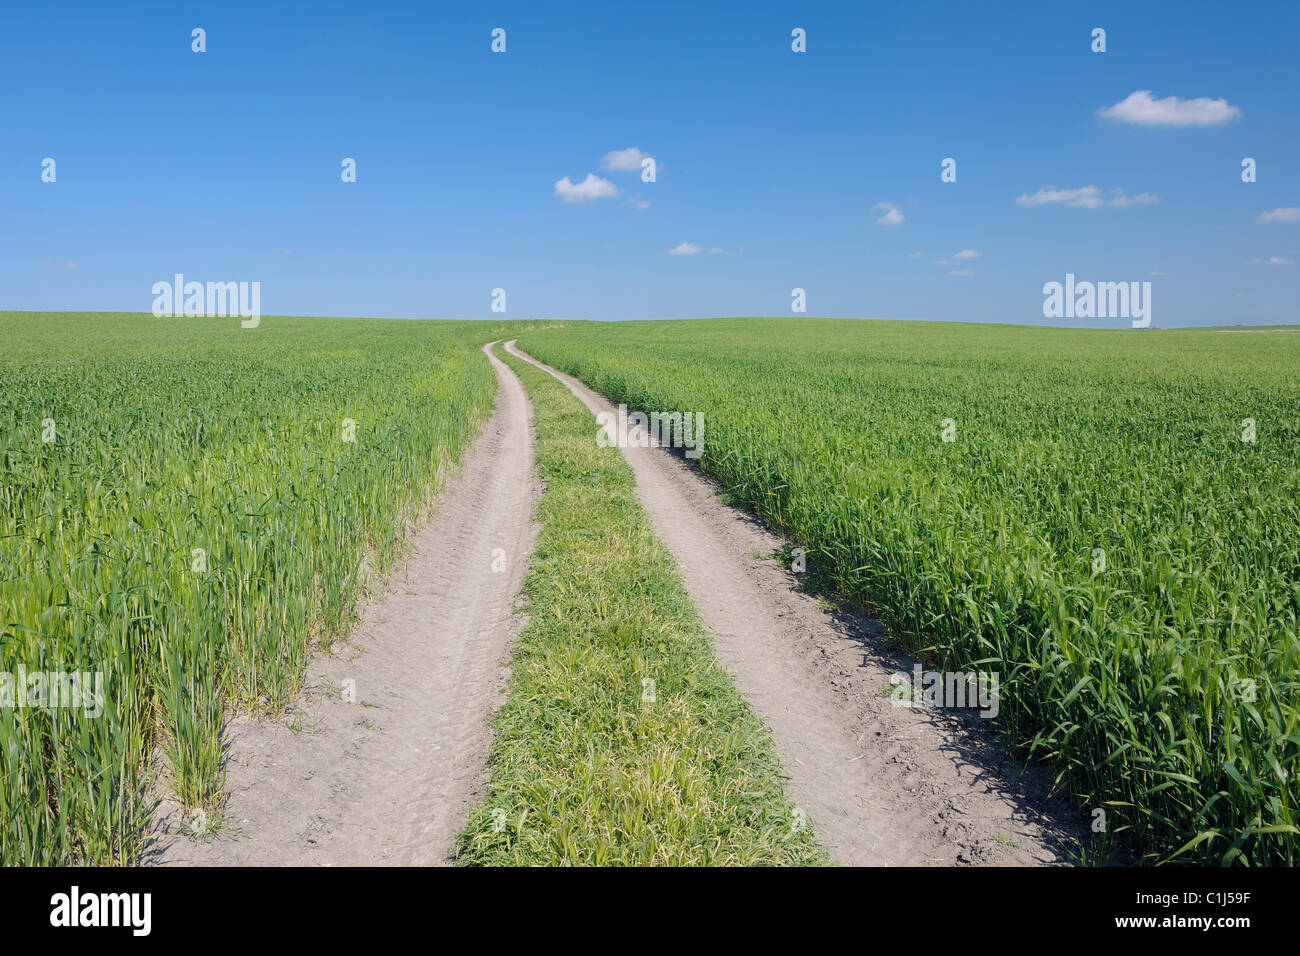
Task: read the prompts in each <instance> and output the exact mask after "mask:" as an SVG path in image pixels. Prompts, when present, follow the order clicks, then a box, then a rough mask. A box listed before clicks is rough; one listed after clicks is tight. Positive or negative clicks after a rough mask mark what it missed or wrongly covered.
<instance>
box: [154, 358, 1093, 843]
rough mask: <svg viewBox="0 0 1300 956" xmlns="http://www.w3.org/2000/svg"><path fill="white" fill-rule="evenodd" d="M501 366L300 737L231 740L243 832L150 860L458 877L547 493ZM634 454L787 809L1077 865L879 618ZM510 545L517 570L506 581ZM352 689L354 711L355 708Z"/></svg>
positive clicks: (1039, 799)
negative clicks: (932, 692) (844, 600)
mask: <svg viewBox="0 0 1300 956" xmlns="http://www.w3.org/2000/svg"><path fill="white" fill-rule="evenodd" d="M506 348H507V349H509V350H510V351H511V352H512V353H513V354H515V355H517V356H518V357H520V358H523V359H525V360H527V361H530V362H533V364H535V365H538V366H539V367H541V368H543V369H545V370H546V371H548V372H550V373H551V374H552V375H555V376H556V377H557V378H558V379H560V380H561V381H562V382H564V383H565V384H566V385H567V386H568V387H569V388H570V389H571V390H572V391H573V392H574V394H575V395H577V396H578V398H579V399H581V400H582V401H583V402H584V403H585V404H586V406H587V407H588V408H589V409H590V410H591V411H592V412H593V413H596V412H599V411H608V410H610V405H609V404H608V403H607V402H605V400H604V399H603V398H601V397H600V396H598V395H596V394H595V393H593V392H591V391H590V390H589V389H587V388H586V387H585V386H583V385H582V384H581V383H579V382H577V381H576V380H574V379H572V378H570V377H568V376H565V375H561V374H560V373H558V372H556V371H555V370H554V369H550V368H548V367H547V366H545V365H542V364H541V363H539V362H536V361H535V360H533V359H532V358H531V357H529V356H527V355H525V354H523V353H521V352H519V351H518V350H516V349H515V348H514V343H513V342H511V343H508V344H507V346H506ZM485 351H488V349H485ZM489 358H490V359H491V361H492V364H493V368H494V370H495V371H496V374H497V378H498V382H499V386H500V387H499V391H498V400H497V407H496V409H495V411H494V413H493V415H492V417H491V419H490V420H489V421H488V423H487V424H486V425H485V426H484V429H483V431H482V433H481V434H480V435H479V437H478V438H477V439H476V441H475V442H474V444H473V446H472V447H471V449H470V451H469V453H468V455H467V457H466V460H465V463H464V465H463V467H462V468H461V469H460V471H459V472H458V473H457V474H456V475H455V476H453V477H452V479H451V480H450V481H449V482H448V483H447V485H446V487H445V488H444V489H443V490H442V491H441V493H440V494H439V496H438V499H437V507H436V511H435V514H434V516H433V518H432V519H431V520H430V521H428V522H427V523H426V524H424V525H423V526H422V527H421V528H420V529H419V530H418V531H417V532H416V534H415V536H414V538H413V540H412V544H413V554H412V556H411V558H410V560H409V561H408V562H407V564H406V565H405V567H404V568H403V569H402V571H401V572H399V574H398V575H397V577H396V578H395V579H394V580H391V581H390V582H388V583H389V588H388V592H387V593H386V594H385V595H384V596H383V597H382V599H380V600H378V601H377V602H376V603H372V604H370V605H369V606H367V607H366V608H364V609H363V612H362V621H361V624H360V625H359V626H358V628H357V630H356V631H355V633H354V635H353V637H352V639H351V640H350V641H348V642H341V643H340V644H339V645H337V646H336V652H335V653H334V654H333V655H331V656H328V657H326V656H318V657H317V658H316V659H315V660H314V661H313V662H312V664H311V665H310V667H309V669H308V673H307V679H306V684H305V686H306V687H307V688H308V692H307V693H306V694H305V695H304V698H303V701H302V702H301V705H300V709H299V711H298V712H297V713H296V714H295V715H294V716H293V718H292V719H291V720H289V721H284V722H280V721H252V720H249V719H247V718H242V717H241V718H239V719H237V720H235V721H233V722H232V724H231V726H230V728H229V735H228V742H229V763H228V779H227V786H228V789H229V792H230V800H229V805H228V809H227V815H226V823H227V829H226V830H224V831H223V832H222V835H221V837H220V838H219V839H217V840H215V841H212V842H209V843H195V842H192V841H191V840H189V839H188V838H174V837H168V836H163V837H161V838H159V839H158V840H157V841H156V843H155V845H154V846H153V847H152V849H151V851H150V853H149V854H148V856H147V858H146V861H145V862H148V863H154V864H161V865H186V864H189V865H231V864H233V865H294V864H305V865H345V864H363V865H364V864H431V863H435V864H436V863H443V862H447V859H448V854H449V853H450V852H451V850H452V848H453V840H454V837H455V834H456V832H457V830H458V829H459V827H460V825H461V823H462V821H463V818H464V813H465V811H466V809H467V808H468V806H469V804H470V802H471V800H472V798H473V795H474V792H475V790H476V788H477V787H478V786H479V785H480V784H481V782H482V780H483V774H484V760H485V756H486V752H487V748H488V745H489V743H490V737H489V733H488V728H487V717H488V715H489V714H490V713H491V712H492V710H494V709H495V708H496V707H497V706H498V705H499V704H500V702H501V691H502V688H503V686H504V682H505V673H506V672H505V668H504V666H503V664H504V659H505V657H506V655H507V653H508V649H509V646H510V642H511V640H512V638H513V636H514V634H515V633H516V631H517V630H518V627H519V625H520V624H521V619H520V618H519V617H518V616H517V615H512V614H511V607H512V602H513V599H514V595H516V594H517V593H518V591H519V587H520V584H521V581H522V576H523V572H524V570H525V568H526V565H527V559H528V556H529V554H530V553H531V551H532V545H533V541H534V539H535V536H536V529H535V526H534V525H533V523H532V520H531V514H532V511H533V508H534V506H535V504H536V501H537V498H538V495H539V493H540V488H539V487H538V484H537V481H536V478H535V477H534V475H533V452H532V448H533V439H532V433H531V428H530V416H531V411H530V408H529V405H528V400H527V397H526V395H525V393H524V390H523V388H522V386H521V385H520V383H519V381H518V379H517V378H515V376H514V375H513V374H512V373H511V372H510V371H509V369H507V368H506V367H505V366H504V365H503V364H501V363H500V362H499V361H498V360H497V359H496V358H495V357H492V356H491V353H490V351H489ZM594 428H595V423H594V422H593V429H594ZM593 434H595V432H594V430H593ZM623 453H624V455H625V456H626V458H627V460H628V461H629V463H630V464H631V466H632V468H633V470H634V471H635V473H636V482H637V491H638V494H639V496H640V498H641V501H642V503H643V504H644V506H645V508H646V510H647V512H648V513H649V514H650V517H651V520H652V523H653V526H654V529H655V532H656V534H657V535H658V536H659V537H660V539H661V540H662V541H663V542H664V543H665V544H666V545H667V546H668V548H669V549H670V550H671V551H672V553H673V555H674V556H675V558H676V560H677V562H678V565H679V567H680V568H681V572H682V575H683V577H684V580H685V582H686V586H687V589H688V591H689V593H690V595H691V598H692V600H693V602H694V603H695V605H696V607H697V609H698V610H699V612H700V614H701V616H702V617H703V619H704V620H705V622H706V623H707V624H708V625H709V627H710V630H711V631H712V633H713V636H714V642H715V647H716V651H717V654H718V657H719V660H720V661H721V662H722V663H723V665H724V666H725V667H727V669H728V670H729V671H730V672H731V673H732V675H733V676H734V678H735V680H736V683H737V685H738V687H739V688H740V690H741V692H742V693H743V694H744V695H745V697H746V698H747V699H748V700H749V702H750V703H751V705H752V706H753V707H754V709H755V711H756V712H757V713H758V714H759V716H760V717H761V718H763V719H764V720H765V721H766V722H767V724H768V726H769V727H770V728H771V730H772V733H773V737H774V738H775V741H776V745H777V748H778V751H779V753H780V756H781V759H782V763H783V765H784V766H785V768H786V770H787V771H788V772H789V773H790V775H791V777H792V780H791V795H792V798H793V799H794V801H795V802H796V804H797V805H798V807H799V808H800V809H802V810H803V811H804V812H805V813H806V814H807V815H808V817H809V819H810V821H811V823H812V825H813V826H814V827H815V828H816V832H817V833H818V834H819V836H820V837H821V838H822V839H823V840H824V841H825V842H826V843H827V844H828V846H829V847H830V850H831V853H832V856H833V857H834V858H835V859H836V860H838V861H840V862H843V863H850V864H895V865H897V864H905V865H927V864H929V865H944V864H963V863H972V864H1036V863H1054V862H1063V861H1064V859H1065V854H1064V840H1065V838H1068V837H1070V836H1073V835H1075V834H1074V832H1073V831H1072V830H1071V829H1070V828H1068V827H1063V826H1061V825H1060V824H1059V823H1056V822H1054V821H1055V820H1058V819H1061V818H1062V817H1061V815H1060V814H1059V808H1058V813H1057V816H1056V817H1053V815H1052V812H1051V811H1052V810H1053V809H1054V808H1052V807H1051V806H1050V804H1049V803H1048V801H1047V799H1046V793H1047V789H1048V788H1047V784H1046V781H1045V780H1044V779H1043V777H1042V776H1041V775H1039V774H1028V775H1024V776H1020V775H1018V774H1017V773H1016V772H1015V771H1016V768H1015V766H1014V765H1012V764H1004V762H1003V761H1002V755H1001V750H1000V748H999V747H998V746H997V745H996V744H995V743H994V742H993V741H992V739H991V736H990V735H989V734H987V733H986V732H983V728H979V727H971V726H968V725H964V724H962V723H960V722H959V721H957V720H955V719H954V718H951V717H946V716H944V715H943V714H942V712H939V711H930V710H922V709H909V708H903V707H898V706H896V704H895V703H894V702H893V701H891V700H890V699H889V698H888V697H886V696H885V695H886V692H887V690H888V688H889V686H890V685H889V678H890V676H891V675H892V674H895V673H898V672H906V671H909V670H910V668H911V664H912V662H911V661H910V660H909V659H907V658H906V657H904V656H902V655H898V654H896V653H894V652H893V651H891V650H890V648H889V644H888V641H887V639H886V637H885V635H884V634H883V629H882V628H881V627H880V625H879V623H878V622H875V621H872V620H869V619H865V618H860V617H856V616H852V615H848V614H845V613H842V612H836V611H832V610H829V609H828V608H827V606H826V605H825V604H824V603H823V602H820V601H818V600H817V599H816V598H815V597H813V596H810V595H808V594H805V593H802V592H801V591H799V590H798V585H799V581H798V579H797V578H796V577H795V575H793V574H792V573H791V572H790V571H788V570H787V569H786V568H785V567H784V566H783V565H780V564H778V563H777V562H776V561H774V560H772V559H770V558H768V557H763V555H770V554H771V553H772V552H774V551H775V550H777V549H778V548H779V547H780V545H781V541H780V539H779V538H777V537H776V536H774V535H772V534H771V533H770V532H768V531H767V530H766V529H765V528H763V527H762V525H761V524H760V523H759V522H757V521H755V520H754V519H752V518H750V517H748V516H746V515H744V514H743V513H741V512H738V511H736V510H734V509H732V508H729V507H727V506H725V505H723V504H722V503H720V502H719V501H718V499H717V496H716V493H715V489H714V488H713V486H712V485H711V484H710V483H709V482H707V481H706V480H705V479H703V478H701V477H700V476H699V475H698V474H697V473H696V471H695V470H693V469H692V468H691V467H689V466H688V465H687V464H685V463H684V462H683V461H682V460H681V459H679V458H677V457H675V456H674V455H673V454H671V453H670V452H669V451H667V450H664V449H658V448H639V447H631V448H626V449H623ZM496 548H501V549H503V550H504V552H505V556H506V562H507V566H506V569H505V570H504V571H503V572H496V571H493V569H492V563H493V557H494V555H493V551H494V549H496ZM347 680H351V681H354V682H355V688H356V702H355V703H349V702H347V701H345V700H343V699H342V698H341V696H340V688H342V687H343V686H344V682H345V681H347ZM291 727H292V728H293V729H290V728H291ZM1044 810H1046V811H1047V812H1043V811H1044ZM180 825H181V821H180V820H179V819H178V817H177V815H176V813H175V811H174V810H173V811H170V812H168V813H164V815H163V829H172V830H174V829H177V828H179V827H180Z"/></svg>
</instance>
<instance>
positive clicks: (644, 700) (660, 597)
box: [458, 346, 826, 865]
mask: <svg viewBox="0 0 1300 956" xmlns="http://www.w3.org/2000/svg"><path fill="white" fill-rule="evenodd" d="M497 354H498V356H499V357H500V358H502V359H503V360H504V361H505V362H506V363H507V364H508V365H509V366H510V367H511V368H512V369H513V370H514V372H515V374H517V375H518V376H519V377H520V379H521V380H522V381H523V383H524V386H525V388H526V389H527V390H528V393H529V397H530V398H531V400H532V403H533V409H534V424H535V428H536V433H537V467H538V471H539V473H540V475H541V477H542V479H543V480H544V481H545V484H546V492H545V494H544V496H543V497H542V500H541V503H540V505H539V506H538V510H537V519H538V520H539V521H540V522H541V523H542V528H541V532H540V536H539V538H538V541H537V545H536V549H535V550H534V553H533V557H532V563H531V566H530V568H529V570H528V574H527V576H526V578H525V581H524V592H525V594H526V596H527V601H528V608H527V611H528V614H529V618H530V619H529V623H528V624H527V625H526V627H525V628H524V630H523V632H522V634H521V635H520V638H519V641H518V644H517V646H516V648H515V651H514V656H513V660H512V663H511V677H510V681H509V686H508V698H507V701H506V703H505V704H504V705H503V706H502V708H501V709H500V710H499V711H498V712H497V714H496V715H495V717H494V725H495V730H496V738H495V742H494V743H493V746H492V750H491V755H490V759H489V769H490V777H489V781H488V787H487V791H486V793H485V799H484V800H483V802H482V803H481V805H479V806H478V807H476V808H475V809H474V811H473V812H472V813H471V815H470V818H469V820H468V822H467V825H466V828H465V830H464V831H463V832H462V833H461V836H460V840H459V847H458V858H459V862H460V863H462V864H488V865H492V864H504V865H519V864H543V865H555V864H597V865H599V864H614V865H617V864H627V865H650V864H654V865H663V864H668V865H701V864H705V865H712V864H807V863H821V862H825V861H826V854H825V851H824V850H823V849H822V848H820V847H819V846H818V844H817V843H816V841H815V839H814V838H813V835H812V832H811V825H810V824H807V823H806V821H805V818H804V816H803V814H802V813H801V811H800V810H799V809H798V808H797V807H795V806H794V805H793V804H792V803H791V801H790V800H788V799H787V798H786V796H785V793H784V781H785V778H784V775H783V774H782V772H781V770H780V766H779V761H778V759H777V756H776V754H775V751H774V749H773V745H772V741H771V738H770V735H769V733H768V731H767V728H766V727H765V726H764V725H763V723H762V721H761V720H759V718H758V717H757V716H755V714H754V713H753V712H752V711H751V710H750V708H749V706H748V704H747V703H746V702H745V701H744V699H743V698H742V697H741V695H740V693H739V691H737V690H736V688H735V686H734V684H733V683H732V681H731V678H730V677H729V676H728V675H727V674H726V673H725V672H724V671H723V670H722V668H721V667H720V666H719V665H718V663H717V661H716V660H715V658H714V655H713V649H712V645H711V642H710V639H709V636H708V633H707V632H706V630H705V628H704V625H703V624H702V623H701V621H700V619H699V617H698V616H697V615H696V612H695V610H694V608H693V607H692V605H691V601H690V598H689V597H688V596H687V594H686V591H685V588H684V587H683V585H682V582H681V580H680V577H679V575H678V572H677V568H676V565H675V563H674V562H673V559H672V557H671V555H670V554H669V553H668V551H667V549H666V548H665V547H664V546H663V545H662V544H661V543H660V542H659V541H658V540H657V539H656V538H655V536H654V534H653V532H652V531H651V527H650V521H649V518H648V517H647V515H646V514H645V512H644V511H643V510H642V508H641V505H640V502H639V501H638V500H637V496H636V489H635V485H634V481H633V476H632V471H631V469H630V468H629V466H628V465H627V463H626V462H625V461H624V460H623V457H622V455H621V454H620V453H619V451H618V449H616V448H602V447H600V446H599V445H598V443H597V441H596V435H597V426H596V424H595V421H594V419H593V417H592V415H591V414H590V413H589V412H588V411H587V409H586V408H584V407H583V406H582V405H581V404H580V403H579V402H578V400H577V399H575V398H574V397H573V396H572V394H570V392H569V391H568V389H566V388H565V387H564V385H562V384H561V383H559V382H557V381H556V380H555V379H553V378H551V377H550V376H549V375H547V374H546V373H544V372H542V371H540V370H538V369H536V368H534V367H533V366H531V365H528V364H527V363H524V362H520V361H519V360H517V359H515V358H514V357H512V356H509V355H506V354H504V350H502V349H501V348H500V347H499V346H498V347H497ZM508 557H509V556H508Z"/></svg>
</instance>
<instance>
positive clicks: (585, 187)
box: [555, 173, 618, 202]
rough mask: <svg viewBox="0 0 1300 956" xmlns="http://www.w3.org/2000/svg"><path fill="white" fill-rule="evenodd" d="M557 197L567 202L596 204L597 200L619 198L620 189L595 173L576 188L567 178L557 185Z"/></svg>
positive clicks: (588, 175)
mask: <svg viewBox="0 0 1300 956" xmlns="http://www.w3.org/2000/svg"><path fill="white" fill-rule="evenodd" d="M555 195H557V196H559V197H560V198H561V199H563V200H564V201H565V202H595V201H596V200H597V199H612V198H613V197H614V196H617V195H618V187H616V186H615V185H614V184H613V183H611V182H610V181H609V180H608V179H601V178H600V177H599V176H597V175H596V174H595V173H587V178H586V179H584V180H583V181H582V182H580V183H578V185H576V186H575V185H574V184H573V182H572V181H571V180H570V179H569V177H568V176H565V177H564V178H563V179H561V180H560V181H559V182H558V183H556V184H555Z"/></svg>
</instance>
